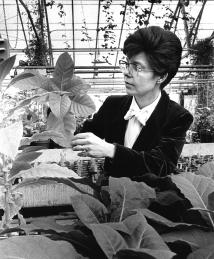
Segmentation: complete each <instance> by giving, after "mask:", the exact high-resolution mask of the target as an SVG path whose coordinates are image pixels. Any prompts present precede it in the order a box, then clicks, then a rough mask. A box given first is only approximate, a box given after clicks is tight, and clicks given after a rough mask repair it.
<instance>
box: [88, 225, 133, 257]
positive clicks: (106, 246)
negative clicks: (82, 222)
mask: <svg viewBox="0 0 214 259" xmlns="http://www.w3.org/2000/svg"><path fill="white" fill-rule="evenodd" d="M90 229H91V231H92V232H93V235H94V237H95V239H96V240H97V243H98V244H99V246H100V247H101V248H102V250H103V252H104V253H105V255H106V256H107V258H109V259H112V258H113V256H114V255H116V253H117V252H118V251H119V250H121V249H127V248H128V246H127V244H126V243H125V240H124V239H123V238H122V236H121V235H120V234H119V233H118V232H117V231H115V230H114V229H112V228H111V227H109V226H106V225H105V224H91V225H90Z"/></svg>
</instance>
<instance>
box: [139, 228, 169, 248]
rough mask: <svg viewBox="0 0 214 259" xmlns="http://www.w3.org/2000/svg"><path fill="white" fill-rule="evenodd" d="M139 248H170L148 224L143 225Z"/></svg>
mask: <svg viewBox="0 0 214 259" xmlns="http://www.w3.org/2000/svg"><path fill="white" fill-rule="evenodd" d="M140 248H148V249H153V250H166V251H169V250H170V249H169V248H168V246H167V245H166V243H165V242H164V241H163V239H162V237H161V236H160V235H159V234H158V232H157V231H156V230H155V229H154V228H153V227H152V226H150V225H149V224H147V225H146V226H145V229H144V232H143V238H142V241H141V244H140Z"/></svg>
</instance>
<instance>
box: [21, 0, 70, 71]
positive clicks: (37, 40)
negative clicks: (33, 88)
mask: <svg viewBox="0 0 214 259" xmlns="http://www.w3.org/2000/svg"><path fill="white" fill-rule="evenodd" d="M19 2H20V4H21V5H22V6H23V8H24V9H25V11H26V14H27V17H28V19H29V21H30V23H29V25H28V30H29V32H30V34H31V39H30V40H29V42H28V47H27V48H26V49H25V50H24V52H25V54H26V56H27V58H28V59H27V60H26V61H21V62H20V65H29V66H46V65H50V64H51V57H50V52H49V49H48V44H47V42H48V35H47V24H46V23H45V22H44V12H45V7H50V8H52V7H53V5H55V1H53V0H50V1H47V2H46V1H43V0H38V1H37V3H35V1H32V3H31V4H29V3H28V5H26V4H25V3H24V1H23V0H19ZM57 8H59V12H58V15H59V16H60V17H62V16H64V15H65V12H64V9H63V4H61V3H58V4H57Z"/></svg>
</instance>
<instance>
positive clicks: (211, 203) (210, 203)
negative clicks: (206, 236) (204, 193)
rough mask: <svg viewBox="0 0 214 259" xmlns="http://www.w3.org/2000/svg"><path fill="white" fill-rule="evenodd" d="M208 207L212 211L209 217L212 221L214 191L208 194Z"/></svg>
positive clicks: (213, 216)
mask: <svg viewBox="0 0 214 259" xmlns="http://www.w3.org/2000/svg"><path fill="white" fill-rule="evenodd" d="M208 209H209V210H211V211H212V213H211V217H212V219H213V222H214V191H213V192H211V193H210V194H209V195H208Z"/></svg>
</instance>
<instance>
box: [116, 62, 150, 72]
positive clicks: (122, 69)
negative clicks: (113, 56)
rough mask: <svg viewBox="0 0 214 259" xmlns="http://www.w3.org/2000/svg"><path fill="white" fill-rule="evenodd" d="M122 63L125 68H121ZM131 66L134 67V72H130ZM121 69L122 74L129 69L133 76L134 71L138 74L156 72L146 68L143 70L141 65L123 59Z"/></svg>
mask: <svg viewBox="0 0 214 259" xmlns="http://www.w3.org/2000/svg"><path fill="white" fill-rule="evenodd" d="M121 63H122V64H123V65H125V67H122V66H121ZM130 65H132V70H130ZM119 67H120V69H121V71H122V72H124V71H125V69H128V71H129V72H130V73H131V74H133V71H134V72H136V73H141V72H154V70H152V69H144V68H142V67H141V65H140V64H136V63H134V62H128V61H125V60H122V59H120V60H119ZM137 67H138V68H140V69H141V70H139V69H137Z"/></svg>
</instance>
